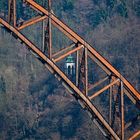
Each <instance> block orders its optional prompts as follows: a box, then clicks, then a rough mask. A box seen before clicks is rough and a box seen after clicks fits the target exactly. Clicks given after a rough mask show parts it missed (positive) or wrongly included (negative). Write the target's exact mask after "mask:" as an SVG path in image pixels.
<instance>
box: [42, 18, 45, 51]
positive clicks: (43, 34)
mask: <svg viewBox="0 0 140 140" xmlns="http://www.w3.org/2000/svg"><path fill="white" fill-rule="evenodd" d="M42 52H45V20H43V21H42Z"/></svg>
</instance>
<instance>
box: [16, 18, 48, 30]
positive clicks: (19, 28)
mask: <svg viewBox="0 0 140 140" xmlns="http://www.w3.org/2000/svg"><path fill="white" fill-rule="evenodd" d="M46 18H48V17H47V16H37V17H34V18H32V19H30V20H28V21H25V22H24V21H23V23H22V25H19V27H17V29H18V30H22V29H24V28H26V27H28V26H31V25H33V24H35V23H37V22H40V21H42V20H44V19H46Z"/></svg>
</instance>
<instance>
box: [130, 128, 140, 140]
mask: <svg viewBox="0 0 140 140" xmlns="http://www.w3.org/2000/svg"><path fill="white" fill-rule="evenodd" d="M138 136H139V137H140V130H139V131H138V132H136V133H135V134H134V135H133V136H132V137H130V138H129V140H135V139H136V138H137V137H138Z"/></svg>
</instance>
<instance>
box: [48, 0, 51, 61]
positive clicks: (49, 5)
mask: <svg viewBox="0 0 140 140" xmlns="http://www.w3.org/2000/svg"><path fill="white" fill-rule="evenodd" d="M48 11H49V24H48V26H49V57H50V59H52V24H51V0H48Z"/></svg>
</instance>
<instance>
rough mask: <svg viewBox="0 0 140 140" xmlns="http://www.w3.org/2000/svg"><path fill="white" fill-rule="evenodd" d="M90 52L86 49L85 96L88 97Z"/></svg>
mask: <svg viewBox="0 0 140 140" xmlns="http://www.w3.org/2000/svg"><path fill="white" fill-rule="evenodd" d="M87 59H88V51H87V48H86V47H85V95H86V96H87V95H88V60H87Z"/></svg>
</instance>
